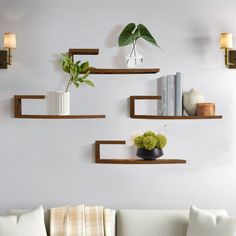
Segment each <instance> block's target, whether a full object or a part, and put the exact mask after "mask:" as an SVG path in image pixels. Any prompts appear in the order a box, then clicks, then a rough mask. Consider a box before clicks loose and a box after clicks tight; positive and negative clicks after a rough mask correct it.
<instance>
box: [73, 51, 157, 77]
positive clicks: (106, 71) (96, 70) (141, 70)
mask: <svg viewBox="0 0 236 236" xmlns="http://www.w3.org/2000/svg"><path fill="white" fill-rule="evenodd" d="M98 54H99V49H98V48H70V49H69V56H71V57H72V59H73V60H74V56H75V55H98ZM89 70H90V74H97V75H99V74H100V75H104V74H113V75H119V74H156V73H158V72H159V71H160V69H159V68H133V69H127V68H124V69H123V68H122V69H115V68H94V67H91V68H90V69H89Z"/></svg>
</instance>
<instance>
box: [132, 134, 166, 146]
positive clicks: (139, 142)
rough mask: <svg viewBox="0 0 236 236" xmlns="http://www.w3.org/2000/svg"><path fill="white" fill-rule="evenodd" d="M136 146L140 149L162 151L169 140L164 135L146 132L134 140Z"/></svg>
mask: <svg viewBox="0 0 236 236" xmlns="http://www.w3.org/2000/svg"><path fill="white" fill-rule="evenodd" d="M134 144H135V145H136V147H138V148H144V149H147V150H152V149H154V148H158V149H162V148H164V147H165V145H166V144H167V138H166V137H165V136H164V135H162V134H156V133H155V132H153V131H146V132H145V133H144V134H143V135H139V136H137V137H136V138H135V139H134Z"/></svg>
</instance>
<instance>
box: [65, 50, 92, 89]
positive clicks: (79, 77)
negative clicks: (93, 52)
mask: <svg viewBox="0 0 236 236" xmlns="http://www.w3.org/2000/svg"><path fill="white" fill-rule="evenodd" d="M61 67H62V70H63V71H64V72H66V73H67V74H69V80H68V83H67V85H66V90H65V91H66V92H67V91H68V89H69V87H70V85H71V84H74V86H75V87H76V88H78V87H79V86H80V85H81V84H83V83H84V84H87V85H88V86H90V87H93V88H94V87H95V86H94V84H93V82H92V81H91V80H88V79H87V77H88V76H89V74H90V71H89V68H90V67H89V62H87V61H86V62H83V63H81V61H77V62H74V61H73V59H72V57H70V56H68V55H66V54H62V59H61Z"/></svg>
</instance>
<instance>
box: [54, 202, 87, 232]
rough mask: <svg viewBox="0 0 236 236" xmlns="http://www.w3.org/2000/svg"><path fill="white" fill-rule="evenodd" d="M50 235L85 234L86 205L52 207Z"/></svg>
mask: <svg viewBox="0 0 236 236" xmlns="http://www.w3.org/2000/svg"><path fill="white" fill-rule="evenodd" d="M50 236H84V205H80V206H75V207H70V206H68V207H58V208H52V209H51V210H50Z"/></svg>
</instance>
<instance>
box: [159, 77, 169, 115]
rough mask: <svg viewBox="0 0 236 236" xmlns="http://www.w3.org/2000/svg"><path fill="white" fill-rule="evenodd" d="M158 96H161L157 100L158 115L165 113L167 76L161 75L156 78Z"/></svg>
mask: <svg viewBox="0 0 236 236" xmlns="http://www.w3.org/2000/svg"><path fill="white" fill-rule="evenodd" d="M157 84H158V93H157V95H158V96H161V100H160V101H159V102H158V115H159V116H166V115H167V77H166V76H163V77H161V78H159V79H158V82H157Z"/></svg>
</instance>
